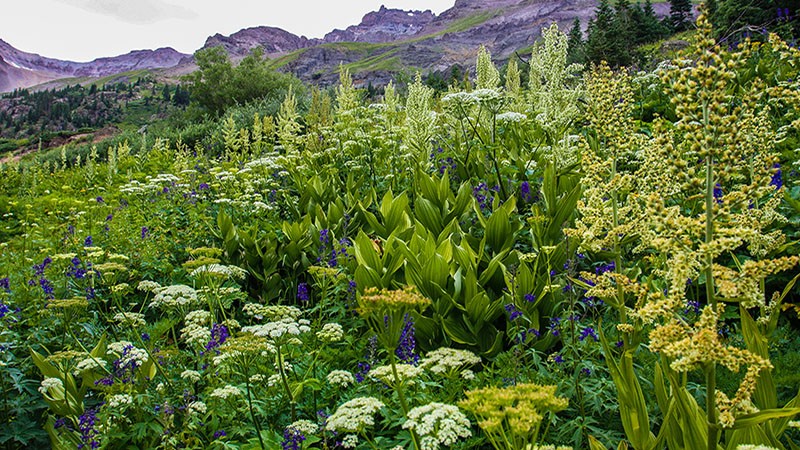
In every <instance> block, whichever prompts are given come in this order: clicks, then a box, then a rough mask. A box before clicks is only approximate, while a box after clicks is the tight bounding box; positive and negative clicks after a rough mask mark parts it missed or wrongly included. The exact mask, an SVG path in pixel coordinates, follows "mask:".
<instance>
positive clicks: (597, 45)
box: [586, 0, 627, 66]
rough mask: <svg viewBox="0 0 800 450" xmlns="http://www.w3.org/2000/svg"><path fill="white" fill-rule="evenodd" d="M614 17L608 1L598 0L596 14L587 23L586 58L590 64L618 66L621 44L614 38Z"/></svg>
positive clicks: (622, 44) (622, 46) (622, 48)
mask: <svg viewBox="0 0 800 450" xmlns="http://www.w3.org/2000/svg"><path fill="white" fill-rule="evenodd" d="M615 19H616V15H615V14H614V10H613V9H612V8H611V5H609V3H608V0H600V4H599V5H597V12H596V13H595V16H594V18H593V19H592V20H591V22H589V33H588V37H587V39H586V58H587V60H588V61H590V62H595V63H598V62H600V61H606V62H608V63H609V64H610V65H612V66H619V65H620V59H622V58H621V55H620V54H621V53H622V52H623V51H624V45H627V43H623V42H622V41H620V40H619V39H617V36H616V31H617V30H616V29H615V28H616V27H615V22H616V20H615Z"/></svg>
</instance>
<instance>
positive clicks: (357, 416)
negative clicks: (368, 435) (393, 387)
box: [325, 397, 385, 433]
mask: <svg viewBox="0 0 800 450" xmlns="http://www.w3.org/2000/svg"><path fill="white" fill-rule="evenodd" d="M384 406H385V405H384V404H383V402H381V401H380V400H378V399H377V398H375V397H356V398H354V399H352V400H350V401H348V402H345V403H343V404H342V405H341V406H339V407H338V408H336V412H334V413H333V414H331V416H330V417H328V424H327V425H325V429H326V430H328V431H337V432H346V433H360V432H361V431H364V429H365V428H366V427H368V426H372V425H374V424H375V418H374V417H373V416H374V415H375V413H377V412H378V411H380V409H381V408H383V407H384Z"/></svg>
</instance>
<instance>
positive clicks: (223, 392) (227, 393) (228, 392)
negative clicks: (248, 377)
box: [211, 385, 242, 400]
mask: <svg viewBox="0 0 800 450" xmlns="http://www.w3.org/2000/svg"><path fill="white" fill-rule="evenodd" d="M237 395H242V391H240V390H239V388H237V387H236V386H231V385H227V386H225V387H221V388H216V389H214V390H213V391H212V392H211V396H212V397H216V398H221V399H223V400H224V399H227V398H229V397H234V396H237Z"/></svg>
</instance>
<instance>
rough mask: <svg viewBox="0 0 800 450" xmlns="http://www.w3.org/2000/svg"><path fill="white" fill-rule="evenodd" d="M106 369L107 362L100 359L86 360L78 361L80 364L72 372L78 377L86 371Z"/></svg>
mask: <svg viewBox="0 0 800 450" xmlns="http://www.w3.org/2000/svg"><path fill="white" fill-rule="evenodd" d="M103 367H105V360H103V359H100V358H84V359H82V360H80V361H78V364H77V365H75V370H73V371H72V373H73V375H75V376H78V375H80V374H81V373H83V372H84V371H87V370H93V369H100V370H103Z"/></svg>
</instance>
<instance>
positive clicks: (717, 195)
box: [714, 183, 725, 203]
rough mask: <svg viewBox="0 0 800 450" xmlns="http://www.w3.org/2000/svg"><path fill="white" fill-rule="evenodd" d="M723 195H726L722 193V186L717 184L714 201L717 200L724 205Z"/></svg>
mask: <svg viewBox="0 0 800 450" xmlns="http://www.w3.org/2000/svg"><path fill="white" fill-rule="evenodd" d="M723 195H725V193H724V192H723V191H722V186H720V184H719V183H717V184H716V185H715V186H714V200H716V201H717V203H722V196H723Z"/></svg>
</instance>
